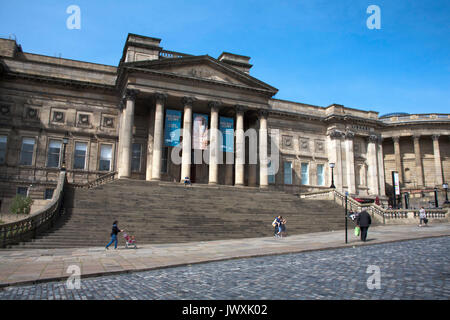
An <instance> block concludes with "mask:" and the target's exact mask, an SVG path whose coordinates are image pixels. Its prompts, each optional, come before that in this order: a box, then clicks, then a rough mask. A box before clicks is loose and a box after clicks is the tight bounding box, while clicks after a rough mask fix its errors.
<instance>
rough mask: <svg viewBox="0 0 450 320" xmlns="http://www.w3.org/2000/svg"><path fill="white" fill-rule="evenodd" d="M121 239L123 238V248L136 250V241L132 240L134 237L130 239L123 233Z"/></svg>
mask: <svg viewBox="0 0 450 320" xmlns="http://www.w3.org/2000/svg"><path fill="white" fill-rule="evenodd" d="M123 237H124V238H125V248H127V249H128V248H131V247H132V248H134V249H137V246H136V240H135V239H134V237H131V236H130V235H128V234H127V233H124V234H123Z"/></svg>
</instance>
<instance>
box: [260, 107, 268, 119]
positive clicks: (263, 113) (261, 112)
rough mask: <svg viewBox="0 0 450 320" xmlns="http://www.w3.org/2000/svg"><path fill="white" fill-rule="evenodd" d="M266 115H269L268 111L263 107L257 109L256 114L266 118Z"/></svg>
mask: <svg viewBox="0 0 450 320" xmlns="http://www.w3.org/2000/svg"><path fill="white" fill-rule="evenodd" d="M268 115H269V111H267V110H264V109H259V110H258V116H259V117H260V118H267V116H268Z"/></svg>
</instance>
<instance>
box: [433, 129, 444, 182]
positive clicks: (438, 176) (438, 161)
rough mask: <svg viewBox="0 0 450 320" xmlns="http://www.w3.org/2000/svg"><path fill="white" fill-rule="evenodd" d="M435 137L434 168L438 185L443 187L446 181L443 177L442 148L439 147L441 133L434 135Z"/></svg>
mask: <svg viewBox="0 0 450 320" xmlns="http://www.w3.org/2000/svg"><path fill="white" fill-rule="evenodd" d="M431 138H432V139H433V153H434V169H435V171H436V185H437V186H439V187H441V186H442V184H443V183H444V179H443V178H442V162H441V150H440V149H439V135H438V134H435V135H432V136H431Z"/></svg>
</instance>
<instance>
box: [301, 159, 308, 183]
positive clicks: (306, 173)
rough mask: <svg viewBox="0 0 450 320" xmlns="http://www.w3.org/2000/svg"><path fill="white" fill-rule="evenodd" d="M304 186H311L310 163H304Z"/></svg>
mask: <svg viewBox="0 0 450 320" xmlns="http://www.w3.org/2000/svg"><path fill="white" fill-rule="evenodd" d="M302 184H303V185H308V184H309V164H308V163H302Z"/></svg>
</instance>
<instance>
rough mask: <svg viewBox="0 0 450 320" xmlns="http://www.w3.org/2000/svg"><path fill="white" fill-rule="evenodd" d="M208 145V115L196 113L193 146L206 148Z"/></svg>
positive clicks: (194, 116)
mask: <svg viewBox="0 0 450 320" xmlns="http://www.w3.org/2000/svg"><path fill="white" fill-rule="evenodd" d="M207 147H208V115H206V114H200V113H194V114H193V129H192V148H193V149H200V150H205V149H206V148H207Z"/></svg>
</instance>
